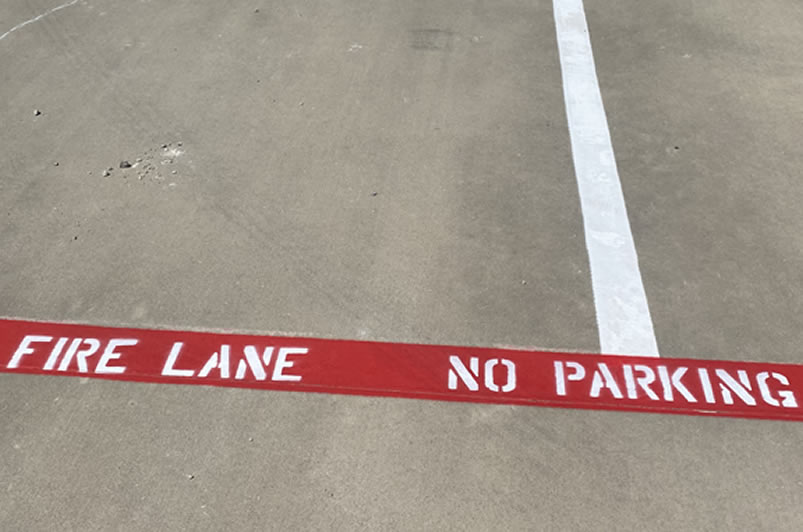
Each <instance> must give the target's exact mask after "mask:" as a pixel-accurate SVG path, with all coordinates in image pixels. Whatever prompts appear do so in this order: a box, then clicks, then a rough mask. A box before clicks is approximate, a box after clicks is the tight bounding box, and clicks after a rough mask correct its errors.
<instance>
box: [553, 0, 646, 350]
mask: <svg viewBox="0 0 803 532" xmlns="http://www.w3.org/2000/svg"><path fill="white" fill-rule="evenodd" d="M553 9H554V14H555V28H556V31H557V38H558V49H559V53H560V66H561V72H562V75H563V95H564V99H565V101H566V115H567V119H568V123H569V133H570V136H571V143H572V157H573V159H574V169H575V174H576V176H577V185H578V188H579V191H580V203H581V207H582V213H583V223H584V228H585V239H586V247H587V249H588V259H589V264H590V267H591V282H592V287H593V291H594V305H595V307H596V314H597V326H598V328H599V340H600V349H601V351H602V353H608V354H618V355H641V356H656V357H657V356H659V355H658V346H657V343H656V341H655V332H654V330H653V324H652V318H651V317H650V310H649V306H648V304H647V295H646V293H645V291H644V285H643V283H642V280H641V272H640V270H639V265H638V256H637V255H636V248H635V245H634V243H633V235H632V233H631V232H630V223H629V221H628V218H627V208H626V206H625V201H624V196H623V194H622V186H621V183H620V181H619V172H618V170H617V168H616V159H615V158H614V152H613V146H612V144H611V137H610V132H609V130H608V121H607V119H606V117H605V108H604V106H603V103H602V95H601V93H600V88H599V81H598V79H597V72H596V67H595V66H594V55H593V52H592V50H591V40H590V37H589V32H588V24H587V22H586V16H585V11H584V8H583V2H582V0H553Z"/></svg>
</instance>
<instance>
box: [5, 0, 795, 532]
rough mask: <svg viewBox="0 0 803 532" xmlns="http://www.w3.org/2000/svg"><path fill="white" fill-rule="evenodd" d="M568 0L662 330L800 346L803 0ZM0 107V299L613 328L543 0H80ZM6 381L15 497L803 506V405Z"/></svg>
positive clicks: (353, 328) (169, 316)
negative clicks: (769, 409)
mask: <svg viewBox="0 0 803 532" xmlns="http://www.w3.org/2000/svg"><path fill="white" fill-rule="evenodd" d="M59 3H60V2H58V1H55V2H54V1H52V0H31V1H22V0H8V1H6V2H2V3H0V33H2V32H5V31H6V30H7V29H9V28H11V27H13V26H15V25H16V24H19V23H20V22H23V21H25V20H29V19H31V18H32V17H35V16H37V15H39V14H41V13H44V12H46V11H47V10H48V9H51V8H53V7H55V6H57V5H59ZM586 9H587V14H588V22H589V26H590V30H591V33H592V43H593V46H594V50H595V55H596V60H597V68H598V73H599V77H600V84H601V88H602V94H603V98H604V99H605V104H606V108H607V111H608V118H609V122H610V125H611V133H612V137H613V143H614V148H615V150H616V152H617V155H618V157H617V159H618V161H619V167H620V173H621V178H622V184H623V189H624V193H625V198H626V200H627V204H628V208H629V212H630V219H631V223H632V226H633V234H634V238H635V242H636V247H637V250H638V252H639V254H640V257H641V267H642V272H643V275H644V281H645V288H646V291H647V295H648V297H649V300H650V303H651V309H652V313H653V319H654V322H655V328H656V332H657V335H658V341H659V347H660V348H661V351H662V354H663V355H664V356H686V357H704V358H727V359H740V358H744V359H750V360H768V361H769V360H772V361H783V362H793V363H794V362H799V355H798V352H799V350H798V348H797V346H798V345H800V343H801V340H803V337H801V334H802V333H801V330H803V327H801V325H803V323H801V318H800V316H801V313H800V310H801V300H802V299H801V289H800V286H801V282H800V281H801V271H803V268H801V249H803V245H802V244H803V242H801V237H800V235H801V234H803V231H801V229H803V227H801V225H803V218H801V215H800V212H799V210H800V209H799V208H796V207H797V206H798V205H799V204H800V203H801V202H800V200H801V195H802V194H803V188H801V185H800V183H799V180H797V179H796V177H797V174H798V172H796V170H798V169H799V168H800V167H801V162H803V161H801V159H803V148H801V145H800V142H799V137H800V132H801V126H800V124H801V120H800V118H801V117H802V116H801V115H803V104H801V99H800V98H799V94H800V93H801V88H803V74H802V73H801V72H803V70H802V69H801V66H803V64H801V63H802V62H803V56H801V53H800V51H799V37H798V36H799V35H800V34H801V30H803V27H801V25H802V24H803V16H801V15H803V6H801V5H799V3H798V2H796V1H794V0H773V1H768V2H761V3H756V2H750V1H748V0H739V1H730V2H725V1H719V0H716V1H709V2H705V3H701V2H692V1H686V0H682V1H675V2H668V1H662V0H649V1H643V2H637V1H635V0H612V1H606V2H602V1H596V0H593V1H592V0H589V1H588V2H587V6H586ZM37 109H38V110H40V111H41V114H40V115H38V116H36V115H35V113H34V110H37ZM0 124H2V126H3V127H2V128H0V216H2V223H0V250H2V253H0V295H1V297H0V315H3V316H16V317H24V318H38V319H49V320H69V321H81V322H87V323H98V324H115V325H131V326H153V327H167V326H173V327H191V328H209V329H238V330H251V331H262V332H267V331H286V332H293V333H306V334H310V335H315V336H323V337H339V338H365V339H377V340H391V341H413V342H430V343H450V344H466V345H500V344H504V345H518V346H539V347H544V348H551V349H560V350H578V351H596V350H598V344H597V331H596V325H595V318H594V305H593V298H592V294H591V283H590V277H589V271H588V263H587V256H586V251H585V246H584V240H583V228H582V215H581V212H580V207H579V200H578V197H577V189H576V184H575V181H574V173H573V168H572V161H571V153H570V149H569V135H568V131H567V128H566V117H565V114H564V108H563V94H562V88H561V79H560V66H559V61H558V53H557V47H556V41H555V30H554V22H553V18H552V8H551V2H549V1H546V0H497V1H494V2H490V1H479V0H477V1H472V2H465V1H459V0H434V1H433V0H429V1H423V0H421V1H419V0H410V1H407V2H395V1H391V0H374V1H345V0H332V1H311V0H302V1H298V2H292V3H291V2H262V1H256V2H250V3H234V5H232V3H223V2H208V1H206V0H193V1H190V0H185V1H178V0H177V1H156V0H153V1H141V2H125V1H122V0H106V1H99V0H82V1H80V2H78V3H76V4H75V5H74V6H71V7H69V8H65V9H62V10H60V11H58V12H57V13H54V14H52V15H50V16H48V17H45V18H42V19H41V20H39V21H37V22H35V23H32V24H30V25H28V26H26V27H25V28H23V29H20V30H19V31H16V32H14V33H12V34H10V35H9V36H7V37H6V38H4V39H2V40H0ZM676 146H677V149H676V148H675V147H676ZM124 160H125V161H129V162H131V163H132V168H120V162H121V161H124ZM55 163H58V166H56V165H55ZM104 173H106V174H108V175H104ZM522 281H526V284H525V283H523V282H522ZM0 383H1V384H0V385H1V386H2V388H0V421H1V422H2V426H3V430H1V431H0V449H2V452H0V528H2V529H7V530H52V529H73V530H107V529H121V530H153V529H206V530H222V529H250V530H266V529H267V530H310V529H311V530H355V529H358V530H419V529H428V530H441V529H444V530H678V529H702V530H734V529H740V530H799V529H801V528H802V527H803V510H801V508H803V447H801V445H800V441H801V436H803V430H802V429H801V427H800V426H798V425H796V424H787V423H771V422H757V421H740V420H729V419H700V418H690V417H677V416H658V415H637V414H619V413H609V412H608V413H605V412H579V411H568V410H548V409H535V408H524V407H500V406H489V405H467V404H444V403H438V402H426V401H412V400H397V399H379V398H359V397H338V396H327V395H314V394H288V393H271V392H258V391H244V390H231V389H228V390H227V389H214V388H205V387H183V386H166V385H149V384H135V383H119V382H101V381H90V380H86V381H85V380H81V379H67V378H50V377H36V376H9V375H3V376H0Z"/></svg>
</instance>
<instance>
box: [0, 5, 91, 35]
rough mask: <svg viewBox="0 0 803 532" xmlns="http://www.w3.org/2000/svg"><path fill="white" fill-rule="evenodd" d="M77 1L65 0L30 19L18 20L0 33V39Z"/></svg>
mask: <svg viewBox="0 0 803 532" xmlns="http://www.w3.org/2000/svg"><path fill="white" fill-rule="evenodd" d="M77 3H78V0H72V1H71V2H67V3H66V4H61V5H60V6H57V7H54V8H53V9H51V10H49V11H45V12H44V13H42V14H41V15H38V16H36V17H34V18H32V19H30V20H26V21H25V22H20V23H19V24H17V25H16V26H14V27H13V28H11V29H10V30H8V31H7V32H5V33H4V34H2V35H0V41H2V40H3V39H5V38H6V37H8V36H9V35H11V34H12V33H14V32H15V31H17V30H18V29H20V28H24V27H25V26H27V25H28V24H33V23H34V22H36V21H37V20H41V19H43V18H45V17H46V16H48V15H50V14H51V13H55V12H56V11H58V10H59V9H64V8H65V7H70V6H72V5H75V4H77Z"/></svg>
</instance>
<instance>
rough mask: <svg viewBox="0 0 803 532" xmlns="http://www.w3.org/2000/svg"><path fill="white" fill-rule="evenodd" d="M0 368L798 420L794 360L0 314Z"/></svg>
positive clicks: (801, 386)
mask: <svg viewBox="0 0 803 532" xmlns="http://www.w3.org/2000/svg"><path fill="white" fill-rule="evenodd" d="M0 371H3V372H6V373H32V374H44V375H70V376H85V377H97V378H104V379H114V380H126V381H144V382H160V383H179V384H200V385H211V386H231V387H240V388H259V389H266V390H286V391H305V392H324V393H338V394H352V395H377V396H388V397H406V398H418V399H435V400H448V401H465V402H477V403H502V404H518V405H532V406H547V407H562V408H582V409H595V410H625V411H637V412H655V413H670V414H690V415H710V416H728V417H745V418H759V419H777V420H790V421H803V409H802V408H801V405H800V401H801V399H803V366H801V365H791V364H768V363H757V362H729V361H712V360H692V359H669V358H660V359H656V358H653V357H643V358H642V357H632V356H627V357H618V356H611V355H593V354H576V353H552V352H544V351H518V350H511V349H495V348H482V347H457V346H442V345H415V344H394V343H381V342H361V341H352V340H325V339H316V338H296V337H281V336H255V335H241V334H222V333H203V332H190V331H167V330H149V329H127V328H117V327H97V326H91V325H74V324H64V323H46V322H31V321H19V320H0Z"/></svg>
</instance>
